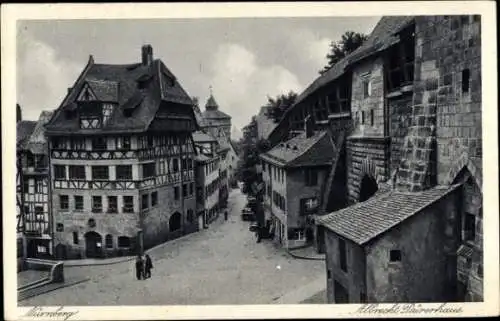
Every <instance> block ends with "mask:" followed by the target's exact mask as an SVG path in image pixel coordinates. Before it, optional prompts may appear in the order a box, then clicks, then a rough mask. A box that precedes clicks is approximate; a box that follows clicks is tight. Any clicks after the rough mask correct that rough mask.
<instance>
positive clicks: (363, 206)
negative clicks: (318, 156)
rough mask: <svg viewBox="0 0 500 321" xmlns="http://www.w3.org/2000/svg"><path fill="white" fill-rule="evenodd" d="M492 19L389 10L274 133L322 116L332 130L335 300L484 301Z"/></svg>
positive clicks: (331, 294) (330, 224)
mask: <svg viewBox="0 0 500 321" xmlns="http://www.w3.org/2000/svg"><path fill="white" fill-rule="evenodd" d="M480 18H481V17H480V16H466V15H462V16H418V17H413V16H405V17H383V18H382V19H381V20H380V21H379V22H378V24H377V25H376V26H375V28H374V30H373V32H372V33H371V35H370V36H369V38H368V39H367V40H366V41H365V42H364V43H363V45H362V46H361V47H359V48H358V49H357V50H355V51H354V52H353V53H351V54H350V55H348V56H347V57H345V58H344V59H342V60H341V61H339V62H338V63H337V64H335V65H334V66H333V67H332V68H331V69H330V70H328V71H327V72H325V73H324V74H323V75H321V76H320V77H319V78H318V79H316V80H315V81H314V82H313V83H312V84H311V85H310V86H309V87H308V88H307V89H306V90H305V91H304V92H303V93H302V94H301V95H299V98H298V99H297V102H296V103H295V104H294V106H292V108H290V109H289V110H287V112H286V113H285V115H284V119H283V120H282V121H281V122H280V124H279V125H278V126H277V127H276V128H275V129H274V130H273V132H272V133H271V134H270V138H269V139H270V141H271V142H272V144H274V145H276V144H278V143H279V142H280V141H284V143H283V144H284V145H285V146H286V145H287V141H289V140H290V138H291V137H294V136H296V135H298V134H299V133H300V131H301V130H303V128H304V119H306V117H307V116H310V117H312V118H313V119H314V125H315V126H316V128H315V130H316V131H327V132H329V133H330V135H331V137H332V141H333V144H334V150H335V151H336V152H335V153H334V158H333V159H332V161H331V165H330V166H331V169H330V170H329V172H330V176H331V179H330V178H329V179H328V180H327V183H326V184H325V186H324V188H323V191H318V192H317V193H316V195H315V197H317V198H318V199H319V200H323V201H320V208H319V210H318V211H317V213H316V215H314V217H313V219H315V222H316V225H317V231H316V235H315V236H316V237H315V240H316V243H317V245H318V249H319V250H320V251H325V252H326V274H327V294H328V302H331V303H359V302H373V303H376V302H446V301H482V300H483V253H482V249H483V235H482V215H483V213H482V188H483V185H482V136H481V135H482V128H481V108H482V105H481V19H480ZM306 127H308V126H306ZM299 135H300V134H299ZM293 139H295V138H292V140H293ZM308 166H310V165H308ZM306 169H307V168H304V170H306ZM296 170H297V169H296ZM305 177H307V176H305ZM342 183H343V185H342ZM322 195H325V197H321V196H322ZM333 197H335V198H336V199H338V202H333V203H332V202H327V201H326V200H331V199H332V198H333ZM342 201H345V202H346V203H347V204H349V206H347V207H344V208H340V209H339V208H336V207H337V206H335V203H337V204H338V203H339V202H342ZM288 211H290V209H288ZM327 213H329V214H327Z"/></svg>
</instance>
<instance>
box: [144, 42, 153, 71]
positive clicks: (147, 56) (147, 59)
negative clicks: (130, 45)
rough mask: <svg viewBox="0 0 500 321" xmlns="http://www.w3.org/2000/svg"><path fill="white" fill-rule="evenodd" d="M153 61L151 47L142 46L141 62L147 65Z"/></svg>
mask: <svg viewBox="0 0 500 321" xmlns="http://www.w3.org/2000/svg"><path fill="white" fill-rule="evenodd" d="M152 62H153V47H151V45H144V46H142V64H143V65H144V66H149V65H151V63H152Z"/></svg>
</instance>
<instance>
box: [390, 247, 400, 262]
mask: <svg viewBox="0 0 500 321" xmlns="http://www.w3.org/2000/svg"><path fill="white" fill-rule="evenodd" d="M389 260H390V261H391V262H400V261H401V251H400V250H391V251H390V252H389Z"/></svg>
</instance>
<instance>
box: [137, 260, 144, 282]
mask: <svg viewBox="0 0 500 321" xmlns="http://www.w3.org/2000/svg"><path fill="white" fill-rule="evenodd" d="M135 276H136V277H137V280H140V279H142V278H143V276H144V260H143V259H142V256H141V255H137V259H136V260H135Z"/></svg>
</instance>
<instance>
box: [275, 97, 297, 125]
mask: <svg viewBox="0 0 500 321" xmlns="http://www.w3.org/2000/svg"><path fill="white" fill-rule="evenodd" d="M297 96H298V94H297V93H296V92H294V91H290V92H288V94H281V95H278V96H276V97H269V96H268V97H267V101H268V105H269V106H270V107H271V108H270V110H269V114H268V117H269V118H271V119H272V120H274V122H275V123H279V122H280V120H281V118H283V114H284V113H285V111H286V110H287V109H288V108H290V106H292V105H293V104H294V103H295V101H296V100H297Z"/></svg>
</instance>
